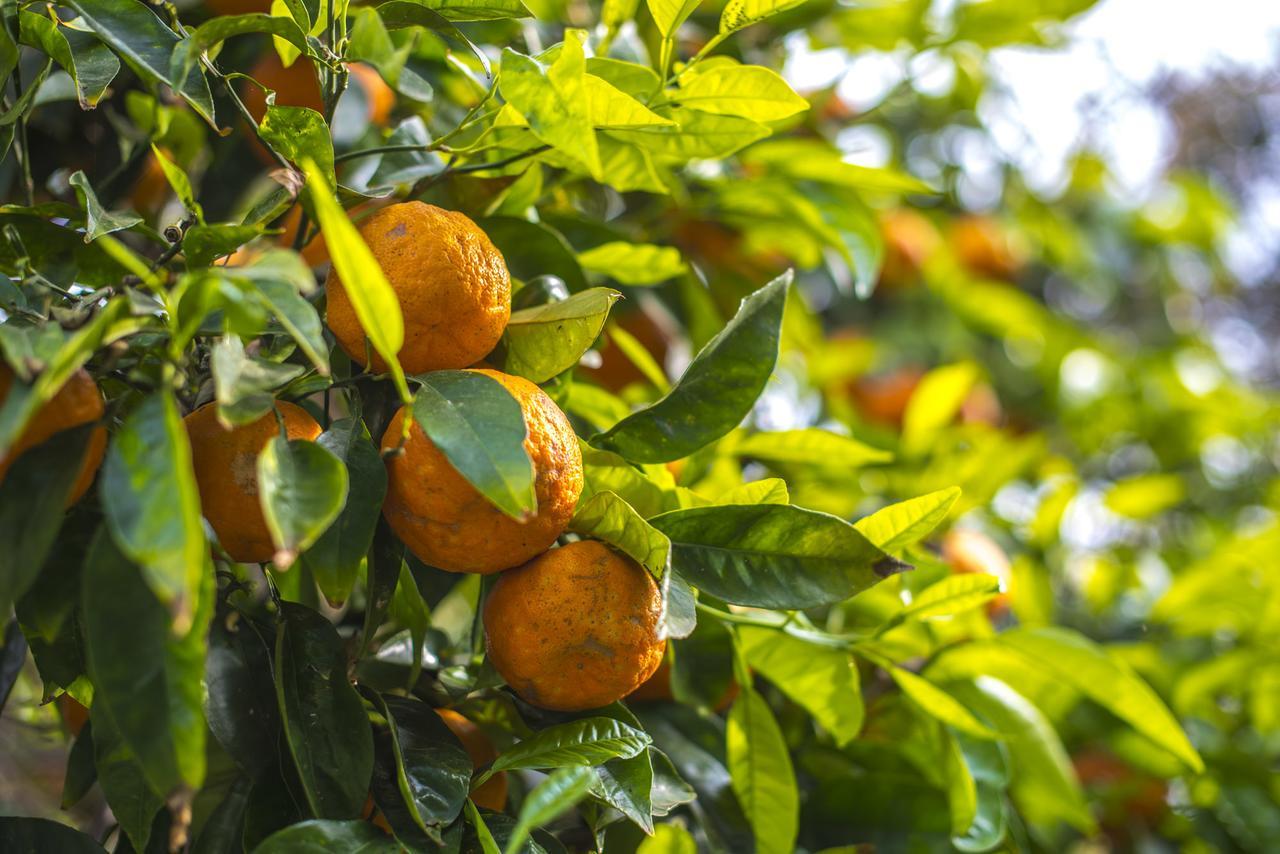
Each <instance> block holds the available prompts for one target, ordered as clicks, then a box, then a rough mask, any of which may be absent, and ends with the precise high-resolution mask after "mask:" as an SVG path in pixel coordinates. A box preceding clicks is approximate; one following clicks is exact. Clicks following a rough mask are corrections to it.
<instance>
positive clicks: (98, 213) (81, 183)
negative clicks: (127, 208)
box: [67, 171, 142, 243]
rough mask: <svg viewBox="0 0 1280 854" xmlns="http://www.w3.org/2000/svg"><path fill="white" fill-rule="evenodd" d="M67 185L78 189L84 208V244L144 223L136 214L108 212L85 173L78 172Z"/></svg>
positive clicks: (68, 180) (69, 179) (72, 175)
mask: <svg viewBox="0 0 1280 854" xmlns="http://www.w3.org/2000/svg"><path fill="white" fill-rule="evenodd" d="M67 183H69V184H70V185H71V186H73V187H75V188H76V195H77V196H78V197H79V198H80V206H81V207H83V208H84V212H85V214H84V216H85V229H84V242H85V243H92V242H93V241H95V240H97V239H98V238H99V237H101V236H102V235H104V234H111V233H112V232H114V231H123V230H125V229H126V228H133V227H134V226H135V225H137V224H138V223H140V222H142V217H140V216H136V215H134V214H113V213H109V212H107V210H106V209H105V208H103V207H102V205H101V204H99V202H98V197H97V196H96V195H94V192H93V187H91V186H89V179H88V177H86V176H85V174H84V173H83V172H80V171H76V172H73V173H72V174H71V177H70V178H68V179H67Z"/></svg>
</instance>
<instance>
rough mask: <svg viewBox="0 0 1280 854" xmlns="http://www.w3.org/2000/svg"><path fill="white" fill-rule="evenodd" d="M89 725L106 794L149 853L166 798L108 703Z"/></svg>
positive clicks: (99, 707)
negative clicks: (155, 787) (146, 771)
mask: <svg viewBox="0 0 1280 854" xmlns="http://www.w3.org/2000/svg"><path fill="white" fill-rule="evenodd" d="M144 592H145V591H144ZM89 725H90V727H91V728H92V729H93V752H94V756H93V761H94V766H95V767H96V768H97V771H98V786H99V788H101V789H102V795H103V797H104V798H106V800H107V805H108V806H109V807H111V812H112V814H113V815H114V816H115V818H116V821H118V822H120V828H121V829H122V830H123V831H124V833H125V835H126V836H127V837H128V839H129V841H130V842H132V843H133V847H134V849H135V850H137V851H146V850H147V842H148V840H149V839H150V838H151V825H152V823H153V820H154V819H155V816H156V813H157V812H159V811H160V808H161V807H163V806H164V798H162V797H160V796H159V795H157V794H156V793H155V792H154V791H152V788H151V784H150V783H149V782H148V781H147V778H146V776H145V775H144V774H143V771H142V766H141V765H140V764H139V762H138V757H137V756H136V755H135V754H134V752H133V751H132V750H131V749H130V748H129V745H128V744H126V743H125V741H124V738H123V737H122V736H121V734H120V731H119V729H118V728H117V727H116V725H115V723H114V722H113V721H112V720H111V716H110V715H109V714H107V707H106V704H105V703H94V707H93V709H92V710H91V712H90V716H89Z"/></svg>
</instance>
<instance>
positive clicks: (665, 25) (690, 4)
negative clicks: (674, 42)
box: [645, 0, 702, 39]
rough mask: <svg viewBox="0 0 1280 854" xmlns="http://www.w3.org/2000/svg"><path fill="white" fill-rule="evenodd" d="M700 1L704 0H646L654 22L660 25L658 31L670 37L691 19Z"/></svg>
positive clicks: (665, 36)
mask: <svg viewBox="0 0 1280 854" xmlns="http://www.w3.org/2000/svg"><path fill="white" fill-rule="evenodd" d="M700 2H702V0H645V3H646V5H648V7H649V14H650V15H652V16H653V22H654V23H655V24H657V25H658V32H659V33H661V34H662V35H663V37H664V38H668V39H669V38H671V37H672V36H674V35H675V32H676V30H678V29H680V25H681V24H683V23H684V22H685V21H687V20H688V19H689V16H690V15H692V14H693V10H694V9H697V8H698V4H699V3H700Z"/></svg>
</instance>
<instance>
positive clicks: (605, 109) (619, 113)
mask: <svg viewBox="0 0 1280 854" xmlns="http://www.w3.org/2000/svg"><path fill="white" fill-rule="evenodd" d="M589 67H590V66H588V68H589ZM583 83H585V84H586V92H587V114H588V115H589V116H591V124H592V125H593V126H595V127H597V128H602V129H614V130H620V129H626V128H642V127H655V126H659V127H671V126H674V125H675V122H673V121H672V120H671V119H668V118H666V117H665V116H660V115H658V114H657V113H655V112H654V111H653V110H651V109H649V108H648V107H646V106H645V105H644V104H642V103H640V101H638V100H636V99H635V98H633V97H632V96H631V95H629V94H627V93H626V92H624V91H622V90H621V89H619V88H617V87H616V86H614V85H613V84H612V83H610V82H609V81H607V80H605V79H604V78H603V77H599V76H596V75H594V74H588V75H587V76H586V77H585V78H583Z"/></svg>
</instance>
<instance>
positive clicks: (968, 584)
mask: <svg viewBox="0 0 1280 854" xmlns="http://www.w3.org/2000/svg"><path fill="white" fill-rule="evenodd" d="M999 592H1000V579H999V578H996V577H995V576H994V575H986V574H984V573H966V574H964V575H951V576H948V577H946V578H944V579H942V580H941V581H939V582H937V583H936V584H931V585H929V586H928V587H926V588H925V589H924V590H923V591H921V592H920V593H919V594H917V595H916V597H915V598H914V599H913V600H912V601H911V604H910V605H908V606H907V607H906V608H903V609H902V611H901V612H900V613H899V614H898V615H897V616H896V617H894V619H893V621H892V622H893V623H894V624H896V623H899V622H902V621H903V620H932V619H936V618H938V617H950V616H952V615H953V614H959V613H961V612H962V611H968V610H970V609H972V608H977V607H978V606H979V605H982V604H983V603H985V602H989V601H990V600H991V599H993V598H995V596H996V595H997V594H998V593H999Z"/></svg>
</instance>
